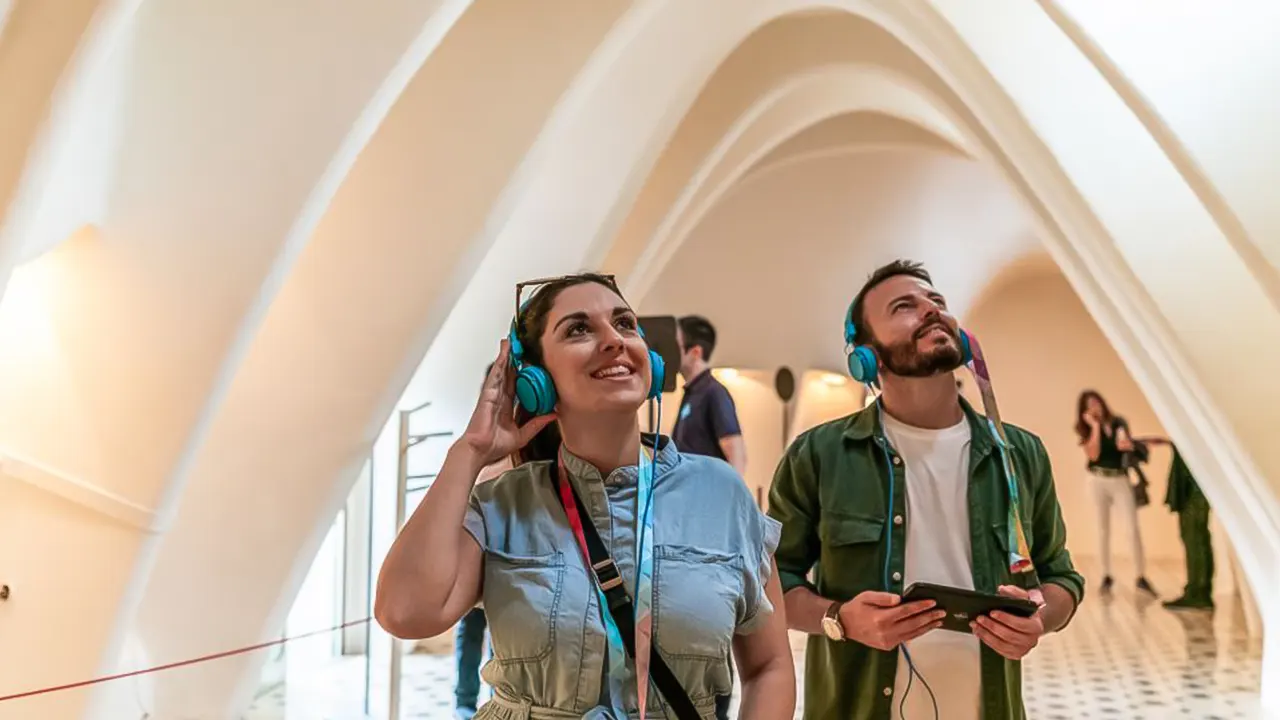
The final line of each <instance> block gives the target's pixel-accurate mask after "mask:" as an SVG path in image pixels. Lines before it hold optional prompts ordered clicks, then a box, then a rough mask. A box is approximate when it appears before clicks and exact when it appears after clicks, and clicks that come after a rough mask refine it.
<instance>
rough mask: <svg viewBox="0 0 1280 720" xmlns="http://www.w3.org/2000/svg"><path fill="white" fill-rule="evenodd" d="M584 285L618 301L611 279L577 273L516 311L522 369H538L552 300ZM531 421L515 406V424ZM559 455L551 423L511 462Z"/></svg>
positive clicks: (555, 428) (539, 291)
mask: <svg viewBox="0 0 1280 720" xmlns="http://www.w3.org/2000/svg"><path fill="white" fill-rule="evenodd" d="M584 283H596V284H597V285H603V286H604V287H606V288H608V289H609V290H611V291H613V292H614V293H617V295H618V297H622V292H621V291H620V290H618V284H617V283H616V282H614V280H613V278H612V277H611V276H609V275H601V274H599V273H580V274H578V275H572V276H569V277H566V278H562V279H559V280H555V281H553V282H549V283H547V284H546V285H543V286H542V287H540V288H538V289H537V290H536V291H534V293H533V295H532V296H530V297H529V300H528V301H527V302H526V303H525V304H524V306H523V307H522V308H521V309H520V315H519V316H518V317H517V318H516V337H517V338H519V339H520V345H521V346H522V347H523V348H524V357H523V358H522V359H523V361H524V363H525V364H526V365H542V334H543V333H544V332H546V330H547V316H548V315H549V314H550V313H551V306H553V305H555V303H556V298H557V297H559V296H560V293H562V292H564V291H565V290H567V289H568V288H571V287H574V286H575V285H582V284H584ZM532 419H533V415H532V414H531V413H530V412H528V411H527V410H525V409H524V408H523V407H520V404H519V403H516V424H517V425H524V424H525V423H527V422H529V421H530V420H532ZM559 451H560V425H559V424H558V423H551V424H550V425H548V426H546V427H545V428H543V429H542V431H541V432H539V433H538V434H537V435H535V436H534V438H533V440H530V441H529V444H528V445H525V446H524V447H523V448H520V450H518V451H516V457H515V459H514V461H513V462H514V464H516V465H522V464H524V463H527V462H535V461H538V460H554V459H555V457H556V453H557V452H559Z"/></svg>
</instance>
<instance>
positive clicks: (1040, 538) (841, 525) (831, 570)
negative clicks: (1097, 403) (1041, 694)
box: [769, 398, 1084, 720]
mask: <svg viewBox="0 0 1280 720" xmlns="http://www.w3.org/2000/svg"><path fill="white" fill-rule="evenodd" d="M960 402H961V405H962V406H963V407H964V411H965V414H966V416H968V418H969V425H970V427H971V428H972V431H973V440H972V442H971V445H970V459H969V467H970V470H969V478H970V479H969V528H970V536H969V537H970V542H971V544H972V556H973V583H974V587H975V588H976V589H977V590H979V591H985V592H995V590H996V588H997V587H998V586H999V585H1002V584H1013V582H1012V578H1011V575H1010V573H1009V563H1008V556H1009V554H1008V547H1007V546H1008V540H1007V538H1008V533H1007V532H1006V531H1007V529H1008V520H1007V516H1008V487H1007V484H1006V481H1005V478H1004V474H1003V472H1002V470H1001V462H1000V456H999V453H998V450H997V449H996V445H995V440H994V438H992V436H991V434H990V431H989V430H988V426H987V422H986V419H985V418H984V417H983V416H982V415H979V414H978V413H977V412H975V411H974V409H973V408H972V407H971V406H970V405H969V404H968V403H967V402H965V401H964V399H963V398H962V399H961V401H960ZM1005 430H1006V432H1007V435H1008V439H1009V443H1010V445H1011V448H1012V454H1013V461H1014V463H1015V464H1016V467H1017V469H1018V482H1019V491H1020V492H1019V498H1020V502H1021V503H1022V507H1021V512H1022V522H1023V523H1024V525H1025V526H1026V528H1025V529H1026V531H1027V532H1026V534H1027V541H1028V542H1029V543H1030V544H1031V556H1032V561H1033V563H1034V564H1035V568H1036V571H1037V573H1038V574H1039V577H1040V580H1041V582H1045V583H1055V584H1057V585H1060V586H1062V587H1063V588H1064V589H1066V590H1067V591H1068V592H1069V593H1070V594H1071V596H1072V597H1073V598H1075V601H1076V605H1077V606H1079V604H1080V601H1081V600H1082V599H1083V597H1084V578H1083V577H1081V576H1080V574H1079V573H1077V572H1076V571H1075V568H1074V567H1073V566H1072V563H1071V555H1070V553H1068V552H1067V544H1066V543H1067V529H1066V526H1065V525H1064V524H1063V521H1062V512H1061V509H1060V508H1059V506H1058V498H1057V494H1056V491H1055V490H1054V484H1053V472H1052V470H1051V469H1050V466H1049V458H1048V455H1047V453H1046V452H1045V449H1044V444H1043V443H1041V441H1040V439H1039V438H1038V437H1036V436H1035V435H1033V434H1031V433H1029V432H1027V431H1026V430H1023V429H1021V428H1017V427H1014V426H1012V425H1008V424H1006V425H1005ZM885 447H886V444H885V441H884V434H883V432H881V428H880V418H879V415H878V413H877V412H876V411H875V406H871V407H869V408H867V409H865V410H862V411H860V412H857V413H854V414H853V415H850V416H848V417H845V418H841V419H839V420H834V421H832V422H828V423H825V424H823V425H819V426H818V427H815V428H813V429H811V430H809V431H808V432H806V433H804V434H802V435H801V436H800V437H798V438H797V439H796V441H795V442H794V443H792V445H791V447H790V448H788V449H787V452H786V453H785V455H784V456H783V458H782V460H781V462H780V463H779V465H778V469H777V471H776V473H775V474H774V478H773V487H772V489H771V490H770V493H769V515H771V516H772V517H774V518H776V519H777V520H779V521H780V522H781V523H782V540H781V542H780V543H779V545H778V550H777V553H776V555H775V557H776V559H777V564H778V574H779V578H780V579H781V581H782V591H783V592H784V593H786V592H787V591H789V590H791V589H793V588H796V587H799V586H801V585H803V586H806V587H809V588H810V589H812V590H813V591H814V592H816V593H817V594H818V595H820V596H821V597H824V598H828V599H831V600H848V599H851V598H853V597H854V596H856V595H858V594H859V593H862V592H864V591H866V590H886V588H885V587H884V563H885V557H884V552H885V542H884V539H885V534H884V530H885V522H886V520H887V519H888V518H889V517H893V518H895V521H894V524H893V526H892V532H893V557H892V558H890V561H889V562H890V567H889V571H890V573H891V574H892V575H891V578H890V587H889V588H887V590H888V591H890V592H895V593H902V592H903V590H904V588H903V587H902V582H901V578H902V575H901V573H902V572H903V565H904V562H905V556H906V553H905V548H906V531H907V525H906V521H905V518H906V516H907V503H906V493H905V491H904V487H905V486H904V484H903V482H902V480H903V476H902V474H901V462H902V461H901V459H900V458H899V457H898V456H897V454H896V453H894V452H893V451H892V449H889V452H890V457H892V458H893V459H892V462H893V464H894V467H895V468H898V471H897V472H898V474H897V475H896V477H897V483H896V488H897V491H896V492H895V493H894V500H893V508H892V511H886V507H885V506H886V505H887V504H888V498H889V477H888V473H887V472H886V467H885V460H884V452H885V450H884V448H885ZM898 517H902V518H904V521H903V522H902V523H901V524H899V523H898V522H897V518H898ZM815 564H816V569H815V572H814V582H813V583H810V582H809V580H808V578H807V577H806V576H807V575H808V573H809V571H810V569H814V568H815ZM898 657H899V653H898V652H897V651H891V652H884V651H880V650H875V649H872V648H869V647H867V646H865V645H861V644H859V643H856V642H852V641H848V642H834V641H831V640H829V639H827V638H826V637H825V636H822V635H813V636H810V637H809V642H808V650H807V654H806V656H805V664H806V665H805V667H806V670H805V684H804V685H805V695H804V698H805V700H804V707H805V717H807V718H823V719H824V720H825V719H826V718H841V719H842V720H889V717H890V708H891V703H893V702H896V699H895V698H893V697H892V688H893V683H894V676H895V673H896V672H897V663H898ZM981 657H982V660H981V664H982V665H981V676H982V717H983V718H984V720H1023V718H1025V717H1026V713H1025V710H1024V708H1023V704H1022V673H1021V663H1019V662H1017V661H1013V660H1006V659H1005V658H1003V657H1001V656H1000V655H998V654H997V653H996V652H995V651H993V650H991V649H990V648H988V647H986V646H985V645H984V646H983V647H982V655H981Z"/></svg>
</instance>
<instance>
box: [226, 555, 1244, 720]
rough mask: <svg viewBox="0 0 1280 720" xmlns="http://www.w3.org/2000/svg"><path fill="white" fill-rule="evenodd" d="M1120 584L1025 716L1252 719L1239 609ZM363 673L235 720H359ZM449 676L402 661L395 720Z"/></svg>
mask: <svg viewBox="0 0 1280 720" xmlns="http://www.w3.org/2000/svg"><path fill="white" fill-rule="evenodd" d="M1085 565H1086V567H1087V563H1086V564H1085ZM1178 571H1179V568H1178V567H1176V566H1171V567H1170V566H1165V567H1158V568H1155V569H1154V571H1153V572H1152V576H1153V577H1152V581H1153V582H1154V583H1155V584H1156V587H1157V588H1159V589H1160V590H1161V591H1163V592H1165V593H1167V594H1169V595H1172V594H1174V593H1175V591H1176V590H1177V589H1179V588H1180V587H1181V582H1180V581H1179V580H1178V577H1179V573H1178ZM1093 579H1094V578H1093V577H1091V578H1090V580H1091V581H1092V580H1093ZM1090 585H1091V588H1092V587H1096V582H1091V583H1090ZM1120 585H1122V586H1120V587H1117V589H1116V591H1115V593H1114V595H1113V597H1112V598H1110V599H1105V598H1102V597H1100V596H1099V595H1098V594H1097V593H1096V592H1093V591H1092V590H1091V594H1090V596H1089V598H1088V600H1087V602H1086V603H1085V604H1084V606H1083V607H1081V609H1080V612H1079V614H1078V615H1077V617H1076V618H1075V620H1074V621H1073V623H1072V624H1071V626H1070V627H1069V628H1068V629H1067V631H1066V632H1064V633H1062V634H1060V635H1053V636H1049V637H1047V638H1045V639H1044V641H1043V642H1042V643H1041V645H1040V647H1039V648H1037V649H1036V651H1035V652H1034V653H1033V654H1032V656H1031V657H1030V658H1029V659H1028V660H1027V662H1026V667H1025V675H1026V680H1025V690H1024V695H1025V697H1026V699H1027V711H1028V715H1029V716H1030V717H1031V718H1033V719H1034V720H1063V719H1067V718H1070V719H1071V720H1077V719H1080V718H1123V719H1124V720H1175V719H1177V718H1190V719H1193V720H1214V719H1215V718H1232V719H1244V720H1253V719H1255V718H1259V717H1260V714H1259V711H1258V707H1257V698H1258V690H1259V682H1260V667H1261V656H1262V649H1261V642H1260V640H1257V639H1254V640H1250V639H1249V638H1248V637H1247V635H1246V633H1245V629H1244V618H1243V615H1242V613H1241V611H1240V610H1239V608H1237V607H1234V606H1233V605H1229V604H1223V605H1220V607H1219V609H1218V611H1217V612H1216V613H1213V614H1209V613H1173V612H1169V611H1167V610H1165V609H1164V608H1162V607H1161V606H1160V604H1159V602H1158V601H1155V600H1150V599H1146V598H1145V597H1142V596H1138V595H1137V594H1136V593H1135V592H1134V590H1133V589H1132V587H1131V585H1127V584H1124V583H1120ZM792 641H793V642H792V646H793V649H794V650H795V654H796V667H797V672H799V673H802V672H803V665H804V658H803V647H804V639H803V637H801V636H799V635H793V637H792ZM363 668H364V666H363V663H362V662H358V661H352V660H347V661H343V662H340V663H336V664H335V665H334V666H333V667H332V668H331V671H330V672H327V673H324V674H322V675H321V676H317V677H316V678H315V683H314V685H313V686H312V685H310V684H309V686H308V687H306V688H296V687H295V688H292V692H290V693H289V695H288V699H289V702H288V703H286V701H285V697H286V696H285V693H284V689H283V688H277V689H275V690H274V691H272V692H270V693H267V694H265V695H264V696H263V697H261V698H259V700H258V702H257V703H256V704H255V705H254V707H253V709H252V710H251V711H250V712H249V714H248V715H247V716H246V718H245V720H365V716H364V715H363V714H362V713H361V712H360V709H359V698H360V695H361V691H362V690H363ZM453 676H454V670H453V659H452V657H450V656H438V655H411V656H408V657H407V658H406V659H405V686H404V712H403V717H405V718H441V719H444V718H449V717H451V716H452V705H453ZM286 704H287V705H288V706H287V707H286ZM802 711H803V708H802V707H801V708H798V709H797V712H796V717H800V716H801V713H802ZM945 717H946V716H945V714H943V715H942V720H945Z"/></svg>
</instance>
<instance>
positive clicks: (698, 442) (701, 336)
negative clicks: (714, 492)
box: [671, 315, 747, 477]
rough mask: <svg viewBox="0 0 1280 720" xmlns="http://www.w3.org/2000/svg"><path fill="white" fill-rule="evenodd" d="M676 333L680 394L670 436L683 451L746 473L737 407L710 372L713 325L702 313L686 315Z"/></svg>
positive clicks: (713, 338) (681, 319)
mask: <svg viewBox="0 0 1280 720" xmlns="http://www.w3.org/2000/svg"><path fill="white" fill-rule="evenodd" d="M676 337H677V339H678V340H679V342H680V376H681V377H683V378H684V395H683V396H682V397H681V398H680V412H679V414H678V415H677V416H676V425H675V429H674V430H672V431H671V437H672V439H673V440H675V443H676V447H678V448H680V450H682V451H683V452H687V453H693V454H695V455H710V456H711V457H718V458H720V459H721V460H725V461H727V462H728V463H729V464H730V465H732V466H733V468H734V469H735V470H737V471H738V474H739V475H741V476H743V477H746V473H747V444H746V442H745V441H744V440H743V439H742V428H741V427H740V426H739V425H738V411H737V408H736V407H735V406H734V404H733V398H732V397H731V396H730V395H729V391H728V390H727V389H725V386H724V385H721V384H720V381H719V380H716V379H715V377H714V376H712V374H711V352H712V351H713V350H715V347H716V329H715V327H713V326H712V325H711V323H710V322H708V321H707V319H706V318H704V317H700V316H698V315H686V316H685V317H682V318H680V322H679V325H678V327H677V332H676Z"/></svg>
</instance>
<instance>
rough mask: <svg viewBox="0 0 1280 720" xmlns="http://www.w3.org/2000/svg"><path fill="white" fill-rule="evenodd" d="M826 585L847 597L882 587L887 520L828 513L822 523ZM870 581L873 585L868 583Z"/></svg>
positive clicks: (821, 533) (820, 523) (820, 525)
mask: <svg viewBox="0 0 1280 720" xmlns="http://www.w3.org/2000/svg"><path fill="white" fill-rule="evenodd" d="M818 536H819V537H820V538H821V540H822V560H821V564H822V574H823V579H824V584H825V585H827V586H828V587H829V588H830V589H832V590H835V591H836V592H837V593H838V594H840V595H842V596H846V597H853V596H854V595H856V594H858V593H860V592H862V591H864V590H871V589H876V588H879V587H880V585H881V584H882V581H881V577H882V575H883V572H882V571H883V562H884V560H883V558H881V556H880V545H881V541H882V540H883V539H884V518H883V517H874V516H871V515H853V514H849V515H846V514H843V513H831V512H824V513H823V514H822V519H821V520H820V521H819V522H818ZM867 579H871V580H872V584H870V585H868V584H867V583H866V581H867Z"/></svg>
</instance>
